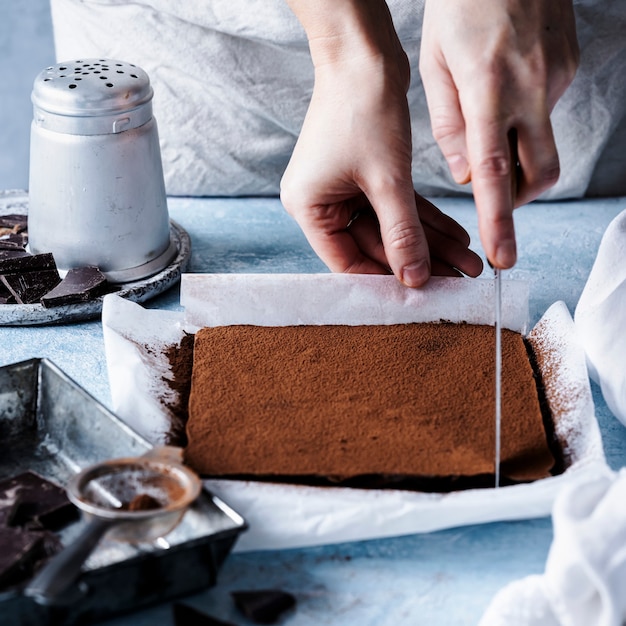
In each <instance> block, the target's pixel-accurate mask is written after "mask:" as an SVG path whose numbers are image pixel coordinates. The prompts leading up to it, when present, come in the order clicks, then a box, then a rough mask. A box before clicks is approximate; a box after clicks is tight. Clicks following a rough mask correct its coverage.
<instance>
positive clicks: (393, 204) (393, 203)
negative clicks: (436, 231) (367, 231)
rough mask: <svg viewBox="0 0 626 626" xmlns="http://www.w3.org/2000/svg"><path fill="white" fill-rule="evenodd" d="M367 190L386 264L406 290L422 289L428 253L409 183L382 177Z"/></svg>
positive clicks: (425, 280) (426, 269)
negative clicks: (376, 219)
mask: <svg viewBox="0 0 626 626" xmlns="http://www.w3.org/2000/svg"><path fill="white" fill-rule="evenodd" d="M370 180H377V181H378V185H377V186H376V187H370V188H369V189H366V190H365V191H366V195H367V197H368V200H369V201H370V203H371V204H372V207H373V208H374V211H375V212H376V215H377V217H378V222H379V224H380V237H381V240H382V243H383V246H384V249H385V255H386V257H387V262H388V264H389V267H390V268H391V270H392V271H393V273H394V274H395V275H396V276H397V277H398V278H399V279H400V281H401V282H403V283H404V284H405V285H406V286H407V287H421V286H422V285H424V284H425V283H426V282H427V281H428V279H429V278H430V252H429V249H428V241H427V239H426V235H425V233H424V229H423V228H422V224H421V222H420V219H419V215H418V213H417V207H416V204H415V192H414V190H413V185H412V182H411V177H410V175H409V176H408V184H407V183H405V182H403V181H401V182H398V181H393V180H386V179H384V178H382V179H381V178H370Z"/></svg>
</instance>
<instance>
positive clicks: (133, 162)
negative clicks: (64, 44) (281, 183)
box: [28, 59, 177, 283]
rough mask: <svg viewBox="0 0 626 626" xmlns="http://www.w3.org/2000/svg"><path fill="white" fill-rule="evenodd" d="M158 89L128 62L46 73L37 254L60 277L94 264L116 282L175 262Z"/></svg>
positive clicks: (61, 66) (32, 184)
mask: <svg viewBox="0 0 626 626" xmlns="http://www.w3.org/2000/svg"><path fill="white" fill-rule="evenodd" d="M152 95H153V91H152V87H151V86H150V79H149V78H148V75H147V74H146V72H144V71H143V70H142V69H141V68H139V67H137V66H135V65H133V64H132V63H126V62H124V61H118V60H112V59H82V60H76V61H69V62H66V63H58V64H57V65H54V66H51V67H48V68H46V69H45V70H43V71H42V72H41V73H40V74H39V75H38V76H37V77H36V79H35V82H34V85H33V92H32V102H33V110H34V118H33V122H32V126H31V145H30V181H29V216H28V232H29V246H30V251H31V252H33V253H41V252H52V253H53V255H54V257H55V260H56V263H57V266H58V268H59V270H61V271H65V270H68V269H71V268H74V267H81V266H85V265H96V266H97V267H99V268H100V270H101V271H102V272H103V273H104V274H105V275H106V276H107V278H108V279H109V280H110V281H111V282H117V283H126V282H131V281H135V280H140V279H142V278H145V277H147V276H151V275H153V274H156V273H157V272H159V271H160V270H162V269H163V268H165V267H166V266H167V265H168V264H169V263H170V262H171V260H172V259H173V257H174V256H175V254H176V252H177V251H176V246H175V244H174V243H173V242H172V241H171V238H170V227H169V216H168V209H167V200H166V195H165V184H164V182H163V167H162V163H161V152H160V148H159V138H158V131H157V124H156V121H155V119H154V117H153V115H152Z"/></svg>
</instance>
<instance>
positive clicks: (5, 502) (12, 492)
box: [0, 487, 20, 528]
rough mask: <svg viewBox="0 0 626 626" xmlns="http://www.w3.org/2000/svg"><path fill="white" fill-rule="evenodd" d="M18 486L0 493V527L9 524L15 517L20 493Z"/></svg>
mask: <svg viewBox="0 0 626 626" xmlns="http://www.w3.org/2000/svg"><path fill="white" fill-rule="evenodd" d="M18 491H19V490H18V488H17V487H15V488H14V489H8V490H7V491H5V492H4V493H0V528H1V527H3V526H11V524H12V523H13V520H14V519H15V513H16V512H17V507H18V505H19V503H20V495H19V493H18Z"/></svg>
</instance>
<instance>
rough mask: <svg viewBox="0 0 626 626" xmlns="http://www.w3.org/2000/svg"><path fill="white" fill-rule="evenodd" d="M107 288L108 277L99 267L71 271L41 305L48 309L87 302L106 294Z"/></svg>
mask: <svg viewBox="0 0 626 626" xmlns="http://www.w3.org/2000/svg"><path fill="white" fill-rule="evenodd" d="M106 287H107V279H106V276H105V275H104V274H103V273H102V272H101V271H100V270H99V269H98V268H97V267H93V266H87V267H78V268H75V269H71V270H69V271H68V272H67V274H66V276H65V278H64V279H63V280H62V281H61V282H60V283H59V284H58V285H57V286H56V287H54V289H52V290H51V291H49V292H48V293H47V294H45V295H44V296H43V297H42V298H41V304H43V305H44V306H45V307H46V308H47V307H51V306H59V305H61V304H73V303H75V302H86V301H87V300H91V299H92V298H95V297H96V296H98V295H100V294H102V293H104V291H105V290H106Z"/></svg>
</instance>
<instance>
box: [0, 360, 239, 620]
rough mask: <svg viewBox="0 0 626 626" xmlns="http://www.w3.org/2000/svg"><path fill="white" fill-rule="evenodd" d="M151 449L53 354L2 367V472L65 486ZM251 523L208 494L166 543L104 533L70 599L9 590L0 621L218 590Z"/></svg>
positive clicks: (64, 615)
mask: <svg viewBox="0 0 626 626" xmlns="http://www.w3.org/2000/svg"><path fill="white" fill-rule="evenodd" d="M150 447H151V445H150V444H149V443H148V442H147V441H145V440H144V439H143V438H141V437H140V436H139V435H138V434H137V433H135V432H134V431H132V430H131V429H130V428H128V426H126V425H125V424H124V423H123V422H121V421H120V420H119V419H118V418H117V417H116V416H115V415H113V414H112V413H111V412H110V411H108V410H107V409H106V408H105V407H103V406H102V405H101V404H100V403H98V402H97V401H96V400H95V399H94V398H93V397H92V396H90V395H89V394H88V393H87V392H86V391H84V390H83V389H82V388H81V387H80V386H78V385H77V384H76V383H75V382H74V381H73V380H71V379H70V378H69V377H68V376H67V375H66V374H64V373H63V372H62V371H61V370H60V369H59V368H58V367H56V366H55V365H54V364H53V363H51V362H50V361H47V360H45V359H31V360H28V361H23V362H21V363H15V364H13V365H7V366H5V367H1V368H0V478H4V477H9V476H13V475H15V474H18V473H20V472H22V471H25V470H27V469H30V470H33V471H36V472H38V473H40V474H41V475H43V476H45V477H46V478H48V479H51V480H54V481H55V482H57V483H59V484H65V483H66V481H67V479H68V478H69V477H70V476H71V475H72V474H73V473H76V472H78V471H80V470H81V469H82V468H84V467H86V466H88V465H91V464H93V463H96V462H100V461H104V460H106V459H111V458H118V457H124V456H137V455H141V454H143V453H144V452H146V451H147V450H148V449H150ZM82 524H83V522H76V523H74V524H71V525H70V526H68V527H66V528H65V529H63V530H62V531H61V532H60V533H59V535H60V538H61V541H62V542H63V543H64V544H66V543H69V542H71V540H72V538H73V537H75V536H76V535H77V534H78V532H79V531H80V529H81V525H82ZM246 528H247V525H246V522H245V521H244V520H243V518H242V517H241V516H239V515H238V514H237V513H235V512H234V511H233V510H232V509H230V508H229V507H228V506H227V505H226V504H224V503H223V502H222V501H221V500H219V499H218V498H216V497H214V496H213V495H212V494H210V493H209V492H207V491H203V493H202V495H201V496H200V498H199V499H198V500H197V501H196V503H195V504H194V505H193V507H192V508H190V509H189V511H187V513H186V514H185V516H184V518H183V520H182V521H181V523H180V524H179V526H178V527H177V528H176V529H175V530H174V531H173V532H171V533H170V534H169V535H167V536H166V537H165V539H164V540H160V543H158V545H155V544H146V545H143V544H142V545H140V546H138V545H130V544H122V543H119V542H117V543H115V542H113V541H107V540H106V539H105V540H104V541H103V542H102V543H101V544H100V545H99V547H98V548H97V549H96V550H95V551H94V553H93V554H92V555H91V556H90V558H89V559H88V560H87V562H86V563H85V566H84V569H83V573H82V574H81V577H80V579H79V580H78V582H77V583H76V586H75V588H74V589H73V592H74V593H73V596H72V601H71V602H70V603H68V604H67V605H66V606H62V607H52V608H49V607H44V606H41V605H39V604H37V603H36V602H35V601H34V600H32V599H31V598H28V597H26V596H24V595H23V594H22V593H21V592H20V590H19V589H13V590H8V591H5V592H2V593H0V623H1V624H2V626H31V625H32V626H35V625H36V626H45V625H46V624H59V623H62V624H78V623H93V622H97V621H99V620H103V619H107V618H110V617H111V616H112V615H115V614H119V613H123V612H128V611H131V610H134V609H138V608H140V607H144V606H147V605H150V604H153V603H156V602H163V601H165V600H168V599H172V598H175V597H178V596H181V595H184V594H188V593H192V592H195V591H199V590H201V589H204V588H207V587H210V586H212V585H213V584H215V582H216V576H217V572H218V570H219V568H220V566H221V564H222V563H223V561H224V559H225V558H226V556H227V555H228V553H229V552H230V550H231V548H232V546H233V545H234V543H235V541H236V540H237V537H238V536H239V534H240V533H241V532H242V531H244V530H245V529H246Z"/></svg>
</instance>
